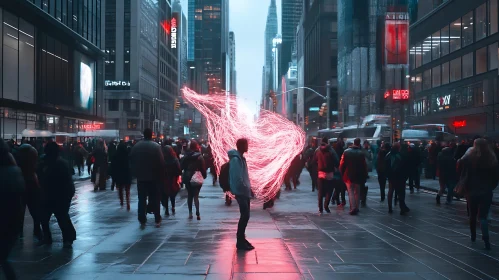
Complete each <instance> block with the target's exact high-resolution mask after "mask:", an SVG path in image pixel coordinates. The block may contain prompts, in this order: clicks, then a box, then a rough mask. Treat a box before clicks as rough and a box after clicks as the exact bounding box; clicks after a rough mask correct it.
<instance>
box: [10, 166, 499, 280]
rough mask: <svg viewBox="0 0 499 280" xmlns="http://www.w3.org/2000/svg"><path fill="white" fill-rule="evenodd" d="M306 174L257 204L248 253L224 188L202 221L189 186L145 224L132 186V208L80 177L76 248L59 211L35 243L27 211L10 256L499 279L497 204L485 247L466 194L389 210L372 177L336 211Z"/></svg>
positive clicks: (150, 275)
mask: <svg viewBox="0 0 499 280" xmlns="http://www.w3.org/2000/svg"><path fill="white" fill-rule="evenodd" d="M301 179H302V184H301V185H300V186H299V187H298V189H297V190H293V191H282V194H281V197H280V200H278V201H276V204H275V207H274V208H273V209H268V210H263V207H262V203H259V202H253V203H252V209H251V210H252V212H251V219H250V223H249V226H248V231H247V238H248V240H249V241H250V242H252V243H253V245H255V247H256V249H255V250H254V251H250V252H237V251H236V249H235V231H236V225H237V221H238V217H239V213H238V206H237V202H236V201H234V203H233V204H232V206H230V207H227V206H225V205H224V200H223V196H222V192H221V189H220V188H219V187H218V186H217V187H213V186H211V184H207V185H205V186H203V188H202V191H201V197H200V203H201V221H197V220H188V211H187V205H186V192H185V190H182V192H181V194H180V195H179V196H178V197H177V208H176V211H177V213H176V215H175V216H170V217H168V218H165V219H164V220H163V223H162V226H161V228H155V227H154V221H153V219H152V216H151V215H150V216H149V221H148V224H147V226H146V228H145V229H143V230H141V229H140V227H139V223H138V221H137V215H136V209H137V195H136V186H135V185H134V186H133V187H132V190H133V191H132V210H131V211H130V212H127V211H126V209H124V208H120V206H119V200H118V197H117V192H116V191H114V192H113V191H110V190H109V189H108V190H107V191H100V192H93V187H92V185H91V183H90V182H89V181H88V180H87V181H81V182H77V195H76V196H75V198H74V199H73V205H72V209H71V217H72V220H73V222H74V224H75V227H76V230H77V236H78V239H77V240H76V241H75V243H74V245H73V249H72V250H68V249H63V248H62V241H61V235H60V231H59V229H58V227H57V223H56V221H55V218H53V220H52V228H53V233H54V244H53V245H52V246H42V247H37V246H36V245H35V244H34V243H33V240H32V235H31V234H30V233H31V231H32V225H31V223H32V220H31V217H29V213H28V212H27V214H26V219H25V220H26V226H25V238H24V239H23V240H21V241H20V242H19V244H18V246H17V247H16V248H15V249H14V252H13V254H12V255H11V261H12V262H13V265H14V267H15V269H16V271H17V272H18V274H19V276H20V277H19V279H99V280H100V279H114V280H118V279H119V280H128V279H217V280H218V279H220V280H223V279H248V280H250V279H258V280H265V279H272V280H280V279H286V280H288V279H289V280H293V279H384V280H386V279H406V280H410V279H429V280H434V279H497V278H499V246H497V244H499V235H498V233H499V228H498V227H497V225H498V224H499V220H497V219H495V218H496V217H499V211H498V209H497V208H495V207H493V210H492V211H493V213H492V222H491V226H490V230H491V241H492V243H493V246H492V250H491V251H489V252H487V251H485V250H483V243H482V242H481V236H480V235H479V236H478V238H477V242H476V243H472V242H471V241H470V238H469V228H468V223H467V217H466V204H465V203H464V202H458V201H456V202H455V203H454V204H453V205H450V206H447V205H444V204H442V205H441V206H436V205H435V195H434V194H430V193H426V192H423V191H422V192H420V193H416V194H413V195H409V194H407V204H408V206H409V207H410V208H411V212H410V213H409V214H408V215H407V216H400V215H399V214H398V212H397V211H395V213H394V214H388V207H387V205H386V203H383V204H381V203H380V202H379V190H376V186H377V184H375V183H374V181H376V177H375V176H371V179H370V181H369V184H368V185H369V187H370V190H369V199H368V205H367V207H366V208H362V209H361V212H360V214H359V215H358V216H350V215H348V209H336V208H335V207H333V208H332V213H331V214H323V215H319V214H317V206H316V204H317V203H316V193H312V192H311V187H310V178H309V176H308V173H307V172H306V171H304V172H303V174H302V178H301ZM210 180H211V179H210V178H208V179H207V180H206V182H209V181H210ZM108 183H109V182H108ZM347 206H348V205H347ZM478 232H480V230H478ZM0 279H4V278H3V275H1V276H0Z"/></svg>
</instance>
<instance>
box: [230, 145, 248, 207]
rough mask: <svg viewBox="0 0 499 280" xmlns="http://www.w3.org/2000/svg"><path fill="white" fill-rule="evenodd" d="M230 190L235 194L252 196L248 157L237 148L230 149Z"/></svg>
mask: <svg viewBox="0 0 499 280" xmlns="http://www.w3.org/2000/svg"><path fill="white" fill-rule="evenodd" d="M228 154H229V160H230V161H229V162H230V163H229V183H230V191H231V192H232V194H234V195H235V196H242V197H246V198H250V197H251V184H250V179H249V174H248V165H247V163H246V159H245V158H244V157H242V156H241V154H240V153H239V152H238V151H237V150H230V151H229V153H228Z"/></svg>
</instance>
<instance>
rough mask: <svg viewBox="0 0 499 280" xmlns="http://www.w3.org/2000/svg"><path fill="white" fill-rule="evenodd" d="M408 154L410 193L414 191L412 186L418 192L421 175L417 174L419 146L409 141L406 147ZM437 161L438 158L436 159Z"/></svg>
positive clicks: (419, 163)
mask: <svg viewBox="0 0 499 280" xmlns="http://www.w3.org/2000/svg"><path fill="white" fill-rule="evenodd" d="M407 152H408V153H407V155H408V168H409V189H410V191H411V194H413V193H414V187H416V190H417V191H418V192H419V188H420V180H421V175H420V174H419V167H420V166H421V154H420V152H419V148H417V147H416V145H414V143H411V144H410V145H409V147H408V149H407ZM437 163H438V159H437Z"/></svg>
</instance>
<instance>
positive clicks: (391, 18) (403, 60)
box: [385, 13, 409, 65]
mask: <svg viewBox="0 0 499 280" xmlns="http://www.w3.org/2000/svg"><path fill="white" fill-rule="evenodd" d="M408 33H409V15H408V14H407V13H387V14H386V17H385V63H386V64H387V65H388V64H408V62H409V52H408V43H409V36H408V35H409V34H408Z"/></svg>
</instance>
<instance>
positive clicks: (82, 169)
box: [76, 163, 85, 176]
mask: <svg viewBox="0 0 499 280" xmlns="http://www.w3.org/2000/svg"><path fill="white" fill-rule="evenodd" d="M76 166H77V167H78V176H81V175H82V172H85V167H83V163H77V164H76Z"/></svg>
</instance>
